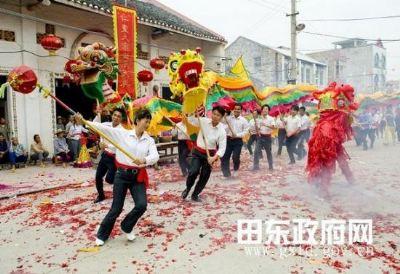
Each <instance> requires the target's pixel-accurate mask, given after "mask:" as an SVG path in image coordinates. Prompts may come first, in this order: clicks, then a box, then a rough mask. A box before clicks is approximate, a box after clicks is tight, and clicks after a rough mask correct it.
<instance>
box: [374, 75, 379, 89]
mask: <svg viewBox="0 0 400 274" xmlns="http://www.w3.org/2000/svg"><path fill="white" fill-rule="evenodd" d="M378 88H379V76H378V75H375V76H374V90H375V91H377V90H378Z"/></svg>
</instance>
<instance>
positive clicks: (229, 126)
mask: <svg viewBox="0 0 400 274" xmlns="http://www.w3.org/2000/svg"><path fill="white" fill-rule="evenodd" d="M224 119H225V123H226V124H227V125H228V128H229V130H230V131H231V132H232V135H233V136H232V137H234V136H236V134H235V132H233V129H232V126H231V124H230V123H229V122H228V119H226V116H224Z"/></svg>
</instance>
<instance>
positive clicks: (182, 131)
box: [173, 122, 191, 177]
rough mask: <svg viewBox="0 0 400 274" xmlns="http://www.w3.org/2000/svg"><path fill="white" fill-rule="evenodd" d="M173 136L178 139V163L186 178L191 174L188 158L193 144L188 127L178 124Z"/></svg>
mask: <svg viewBox="0 0 400 274" xmlns="http://www.w3.org/2000/svg"><path fill="white" fill-rule="evenodd" d="M173 135H174V136H177V137H178V162H179V167H180V168H181V171H182V175H183V176H184V177H186V176H187V175H188V172H189V161H188V157H189V154H190V147H189V142H191V140H190V138H189V136H188V134H187V130H186V126H185V125H184V124H183V123H182V122H179V123H177V124H176V125H175V129H174V130H173Z"/></svg>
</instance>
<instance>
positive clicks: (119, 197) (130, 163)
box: [78, 109, 159, 245]
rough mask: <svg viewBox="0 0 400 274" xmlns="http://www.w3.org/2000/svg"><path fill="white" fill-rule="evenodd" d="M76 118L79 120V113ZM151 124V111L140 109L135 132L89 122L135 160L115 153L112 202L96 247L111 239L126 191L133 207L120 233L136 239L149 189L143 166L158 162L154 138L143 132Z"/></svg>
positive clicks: (136, 117)
mask: <svg viewBox="0 0 400 274" xmlns="http://www.w3.org/2000/svg"><path fill="white" fill-rule="evenodd" d="M78 119H80V120H81V119H82V116H81V115H80V114H79V115H78ZM150 121H151V114H150V112H149V111H148V110H146V109H142V110H139V111H138V112H137V113H136V115H135V119H134V125H135V129H133V130H126V129H124V128H115V127H109V126H106V125H103V124H102V123H97V122H88V123H89V124H90V125H91V126H93V127H95V128H98V129H99V130H101V131H102V132H103V133H105V134H106V135H107V136H109V137H110V138H111V139H112V140H113V141H115V142H116V143H117V144H118V145H120V146H121V148H122V149H124V150H125V151H126V152H127V153H129V154H130V155H132V156H133V157H135V160H132V159H131V158H129V157H128V156H126V155H125V154H124V153H122V152H121V151H120V150H118V149H117V150H116V154H115V163H116V165H117V173H116V175H115V179H114V185H113V202H112V205H111V209H110V211H109V212H108V213H107V215H106V216H105V217H104V219H103V221H102V222H101V224H100V227H99V230H98V231H97V238H96V245H103V244H104V242H105V241H106V240H107V239H108V237H109V236H110V234H111V231H112V229H113V227H114V224H115V221H116V220H117V218H118V216H119V215H120V214H121V212H122V210H123V207H124V202H125V197H126V193H127V191H128V190H129V192H130V193H131V196H132V198H133V201H134V203H135V207H134V208H133V209H132V210H131V211H130V212H129V213H128V214H127V215H126V217H125V218H124V220H122V222H121V230H122V232H124V233H125V234H126V236H127V238H128V240H129V241H133V240H134V239H135V234H134V232H133V228H134V226H135V225H136V223H137V221H138V220H139V218H140V217H141V216H142V215H143V214H144V213H145V211H146V209H147V195H146V189H147V187H148V186H149V180H148V175H147V171H146V166H151V165H154V164H155V163H157V161H158V159H159V155H158V151H157V147H156V144H155V142H154V139H153V138H152V137H151V136H150V135H149V134H147V133H146V132H145V131H146V130H147V128H148V127H149V125H150Z"/></svg>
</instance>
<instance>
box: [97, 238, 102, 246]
mask: <svg viewBox="0 0 400 274" xmlns="http://www.w3.org/2000/svg"><path fill="white" fill-rule="evenodd" d="M96 245H97V246H102V245H104V241H103V240H100V239H99V238H96Z"/></svg>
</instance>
